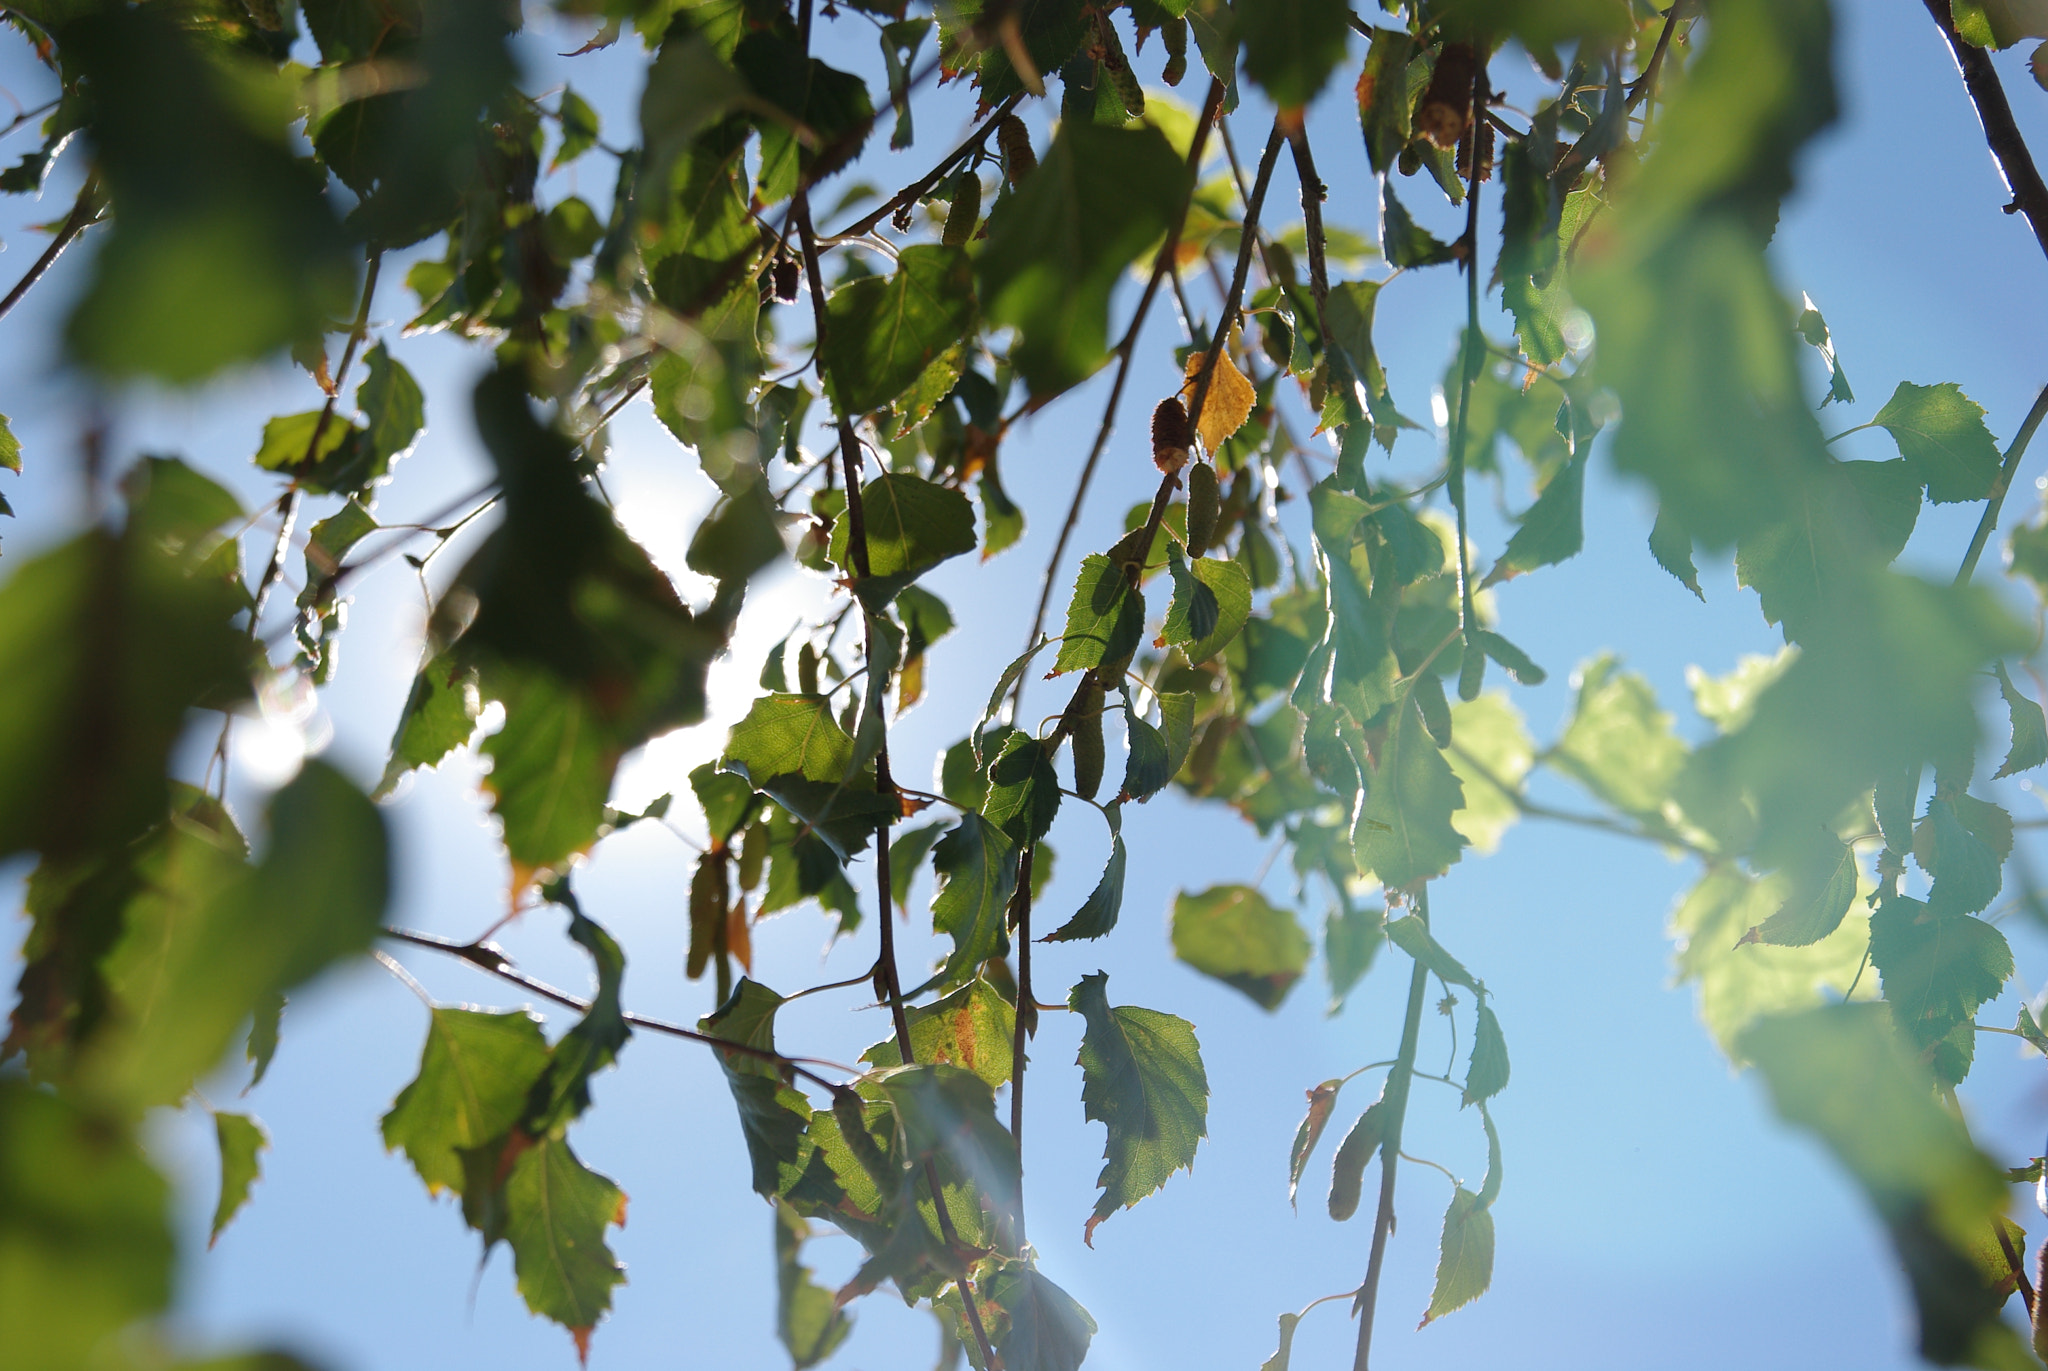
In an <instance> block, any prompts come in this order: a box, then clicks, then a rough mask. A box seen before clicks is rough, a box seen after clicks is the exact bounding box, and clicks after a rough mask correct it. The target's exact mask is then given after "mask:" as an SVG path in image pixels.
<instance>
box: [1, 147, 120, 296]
mask: <svg viewBox="0 0 2048 1371" xmlns="http://www.w3.org/2000/svg"><path fill="white" fill-rule="evenodd" d="M105 208H106V201H105V199H104V198H103V197H102V196H101V195H100V178H99V173H98V172H93V173H90V174H89V175H87V176H86V178H85V184H84V185H82V186H80V187H79V188H78V199H77V200H76V201H75V202H74V203H73V204H72V206H71V213H69V214H67V215H65V216H64V222H63V223H62V224H60V225H58V226H57V236H56V237H55V238H52V239H51V240H50V245H49V246H48V247H46V248H44V249H43V254H42V256H40V257H38V258H36V260H35V261H34V262H32V263H30V264H29V269H28V270H27V271H26V272H24V273H22V277H21V279H20V280H19V281H16V282H15V283H14V289H13V290H10V291H8V292H7V295H6V297H5V298H4V299H0V319H4V318H6V317H7V312H8V311H9V310H11V309H13V308H14V307H15V306H16V305H18V304H20V303H21V297H22V296H24V295H26V294H28V292H29V287H31V286H33V285H34V284H35V283H36V282H38V281H40V280H42V279H43V273H44V272H46V271H48V270H49V269H50V268H51V267H53V266H55V265H56V264H57V259H58V258H59V257H61V256H63V255H64V249H66V248H68V247H70V246H71V244H72V241H73V240H74V239H76V238H77V237H78V235H79V234H81V233H83V232H85V231H86V230H87V229H88V228H91V227H92V226H93V225H94V224H96V223H98V222H99V219H100V211H101V210H103V209H105Z"/></svg>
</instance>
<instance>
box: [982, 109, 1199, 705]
mask: <svg viewBox="0 0 2048 1371" xmlns="http://www.w3.org/2000/svg"><path fill="white" fill-rule="evenodd" d="M1223 95H1224V86H1223V83H1222V82H1221V81H1217V80H1213V79H1212V80H1211V81H1210V82H1209V98H1208V99H1207V100H1205V101H1204V102H1203V103H1202V119H1201V122H1200V123H1199V124H1197V125H1196V126H1195V137H1194V141H1193V142H1191V143H1190V144H1189V145H1188V160H1187V165H1188V171H1189V187H1188V197H1187V199H1186V200H1183V201H1182V202H1181V206H1180V210H1179V212H1178V213H1177V214H1176V215H1175V216H1174V222H1173V226H1172V227H1171V228H1170V229H1168V230H1167V233H1166V241H1165V242H1163V243H1161V244H1160V245H1159V255H1158V256H1157V257H1155V258H1154V259H1153V261H1152V275H1151V277H1150V278H1149V279H1148V280H1147V281H1146V282H1145V293H1144V294H1143V295H1141V296H1139V297H1138V308H1137V309H1136V310H1135V311H1133V313H1132V314H1131V322H1130V324H1129V326H1128V327H1126V328H1125V329H1124V336H1123V338H1122V340H1121V341H1119V342H1118V343H1117V345H1116V357H1117V368H1116V380H1115V381H1113V382H1112V383H1111V384H1110V388H1109V401H1108V403H1107V404H1105V405H1104V406H1103V408H1102V422H1101V423H1100V424H1099V425H1097V426H1096V429H1095V443H1094V445H1093V446H1092V447H1090V448H1089V449H1088V459H1087V460H1086V461H1085V462H1083V463H1082V464H1081V475H1080V478H1079V479H1078V480H1077V481H1076V482H1075V483H1074V497H1073V499H1071V500H1069V501H1068V502H1067V517H1066V519H1065V520H1064V521H1063V522H1062V523H1061V524H1060V533H1059V537H1057V538H1055V539H1054V540H1053V544H1052V556H1051V557H1049V558H1047V559H1046V563H1045V576H1044V577H1043V579H1042V580H1041V581H1040V583H1039V587H1038V608H1037V610H1036V611H1035V612H1033V614H1032V616H1031V632H1030V634H1029V635H1028V636H1027V637H1026V639H1025V641H1026V642H1027V643H1035V642H1037V641H1038V635H1039V633H1040V631H1041V630H1043V629H1044V627H1045V613H1046V610H1047V609H1048V608H1049V607H1050V606H1051V604H1052V592H1053V586H1054V585H1055V584H1056V583H1057V581H1058V578H1059V569H1060V563H1061V562H1062V561H1064V560H1065V558H1066V555H1067V544H1068V543H1069V542H1070V541H1071V540H1072V539H1073V536H1074V528H1075V526H1076V525H1078V524H1079V523H1080V522H1081V508H1082V506H1083V504H1085V503H1086V501H1087V499H1088V487H1089V485H1090V483H1091V482H1093V481H1094V480H1095V468H1096V467H1097V466H1099V465H1101V463H1102V454H1103V452H1104V451H1105V450H1106V449H1107V448H1108V447H1109V435H1110V434H1111V433H1112V432H1114V431H1115V429H1116V412H1117V407H1118V406H1119V405H1120V404H1122V402H1123V398H1124V385H1125V383H1126V382H1128V381H1129V380H1130V377H1131V362H1132V359H1133V358H1134V357H1136V355H1137V348H1138V335H1139V333H1140V332H1141V331H1142V330H1143V329H1144V327H1145V318H1146V316H1147V315H1148V314H1150V313H1151V310H1152V301H1153V299H1154V297H1156V296H1157V295H1158V294H1159V283H1160V281H1161V279H1163V278H1164V277H1166V276H1168V275H1169V274H1172V275H1174V281H1175V285H1176V286H1178V284H1179V276H1178V274H1177V273H1174V271H1173V268H1174V262H1175V254H1176V253H1177V252H1178V250H1179V248H1180V235H1181V230H1182V229H1183V228H1185V227H1186V225H1187V215H1188V206H1189V205H1190V204H1191V203H1192V202H1193V200H1194V176H1195V174H1196V173H1198V172H1199V171H1200V170H1201V166H1202V152H1203V149H1204V148H1205V147H1206V146H1207V145H1208V141H1209V131H1210V130H1211V129H1213V128H1214V127H1215V126H1216V120H1217V118H1218V115H1219V113H1220V111H1221V110H1222V108H1223ZM1183 313H1185V305H1183ZM1030 675H1031V673H1030V672H1028V671H1027V672H1020V673H1018V676H1017V685H1016V689H1015V690H1014V691H1013V692H1012V693H1011V696H1010V716H1011V717H1012V718H1013V719H1014V718H1016V717H1017V713H1018V711H1019V710H1021V709H1022V708H1023V706H1024V686H1025V683H1026V681H1028V680H1029V679H1030Z"/></svg>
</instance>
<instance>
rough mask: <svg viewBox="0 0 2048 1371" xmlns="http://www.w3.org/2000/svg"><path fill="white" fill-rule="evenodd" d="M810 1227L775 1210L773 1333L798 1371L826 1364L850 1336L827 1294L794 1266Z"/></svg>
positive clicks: (779, 1206) (780, 1206)
mask: <svg viewBox="0 0 2048 1371" xmlns="http://www.w3.org/2000/svg"><path fill="white" fill-rule="evenodd" d="M810 1236H811V1226H810V1225H809V1224H808V1223H806V1222H804V1218H803V1215H801V1214H799V1213H798V1212H797V1211H796V1210H795V1209H793V1208H791V1207H790V1205H789V1204H788V1203H786V1202H784V1201H781V1200H778V1201H776V1204H775V1332H776V1336H778V1337H780V1338H781V1339H782V1345H783V1346H784V1347H786V1348H788V1349H789V1356H790V1360H791V1362H792V1363H794V1364H795V1366H796V1367H797V1369H798V1371H803V1368H805V1367H811V1366H816V1365H817V1364H818V1363H819V1362H822V1361H824V1360H826V1359H827V1358H829V1357H830V1356H831V1355H832V1354H833V1353H834V1352H835V1351H837V1350H838V1349H839V1344H841V1343H843V1342H845V1341H846V1335H847V1334H849V1333H851V1332H852V1331H853V1320H851V1319H849V1318H848V1317H846V1314H845V1313H844V1312H843V1311H842V1310H841V1309H840V1308H839V1305H838V1303H837V1302H836V1301H835V1300H834V1299H833V1298H832V1292H831V1291H830V1290H827V1289H826V1288H825V1287H824V1286H822V1285H819V1284H818V1283H817V1282H816V1281H813V1280H812V1279H811V1271H810V1268H809V1267H807V1266H805V1265H804V1264H803V1262H802V1261H801V1260H800V1256H801V1254H802V1251H803V1245H804V1240H805V1239H806V1238H808V1237H810Z"/></svg>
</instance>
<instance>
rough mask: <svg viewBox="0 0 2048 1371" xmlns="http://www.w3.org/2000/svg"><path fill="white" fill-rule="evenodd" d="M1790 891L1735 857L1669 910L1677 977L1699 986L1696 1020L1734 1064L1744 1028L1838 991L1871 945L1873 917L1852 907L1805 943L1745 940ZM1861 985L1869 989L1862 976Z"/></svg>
mask: <svg viewBox="0 0 2048 1371" xmlns="http://www.w3.org/2000/svg"><path fill="white" fill-rule="evenodd" d="M1791 889H1792V882H1790V881H1789V880H1788V879H1786V878H1784V877H1773V878H1770V879H1768V880H1763V881H1758V880H1755V879H1753V878H1751V877H1749V876H1747V875H1745V874H1744V873H1743V872H1742V871H1741V870H1740V869H1738V868H1737V867H1736V866H1734V865H1733V864H1732V863H1730V864H1720V863H1716V864H1714V865H1712V866H1710V867H1709V869H1708V871H1707V873H1706V875H1705V876H1703V877H1702V878H1701V880H1700V882H1699V884H1698V885H1696V886H1694V887H1693V889H1692V890H1691V891H1690V892H1688V893H1687V895H1686V896H1685V898H1684V899H1683V900H1681V901H1680V902H1679V905H1678V907H1677V909H1675V910H1674V911H1673V912H1672V916H1671V935H1672V939H1673V941H1674V942H1675V943H1676V944H1677V945H1678V948H1679V953H1678V958H1677V970H1678V979H1679V980H1681V981H1693V982H1696V983H1697V984H1698V986H1699V992H1700V994H1699V1009H1700V1018H1701V1020H1702V1021H1704V1022H1705V1024H1706V1026H1707V1030H1708V1032H1710V1033H1712V1034H1713V1036H1714V1039H1715V1041H1717V1042H1718V1043H1719V1044H1720V1045H1721V1050H1722V1051H1724V1052H1726V1053H1728V1054H1729V1055H1730V1056H1731V1057H1732V1058H1735V1060H1737V1061H1738V1062H1739V1061H1740V1060H1742V1059H1741V1058H1739V1057H1736V1053H1737V1050H1738V1049H1737V1042H1738V1039H1739V1038H1740V1036H1741V1034H1742V1031H1743V1030H1744V1029H1745V1028H1747V1027H1748V1026H1749V1025H1750V1024H1752V1023H1754V1022H1756V1021H1757V1020H1758V1019H1760V1018H1763V1017H1765V1016H1767V1015H1771V1014H1783V1013H1787V1012H1789V1011H1795V1010H1800V1009H1805V1008H1808V1007H1810V1006H1812V1005H1816V1004H1820V1003H1822V1002H1823V1001H1824V1000H1826V999H1828V998H1830V997H1832V998H1840V997H1842V996H1843V995H1844V994H1845V993H1846V992H1847V991H1848V989H1849V986H1850V984H1851V983H1852V982H1854V981H1855V979H1856V973H1857V970H1858V969H1859V968H1860V967H1861V966H1862V965H1863V958H1864V956H1865V954H1866V953H1867V952H1868V951H1869V947H1870V923H1869V921H1868V920H1866V919H1865V918H1864V917H1863V916H1862V915H1861V914H1859V913H1854V912H1852V913H1851V914H1850V915H1849V916H1848V917H1847V918H1845V919H1843V920H1842V922H1841V924H1840V926H1839V927H1837V928H1836V929H1835V931H1834V932H1833V933H1831V934H1829V935H1828V936H1827V937H1825V938H1822V939H1821V940H1820V941H1819V942H1817V943H1813V944H1811V945H1809V946H1806V947H1774V946H1772V945H1770V944H1768V943H1761V942H1749V941H1747V934H1748V932H1749V930H1750V929H1752V928H1755V927H1757V926H1758V925H1759V924H1762V923H1763V922H1765V920H1767V919H1768V918H1769V917H1770V916H1771V914H1772V913H1774V912H1775V911H1776V910H1778V909H1779V908H1780V907H1782V906H1783V905H1784V904H1785V902H1786V898H1787V896H1788V895H1789V894H1790V893H1791ZM1864 984H1865V986H1866V989H1865V991H1864V992H1863V993H1865V994H1867V993H1868V989H1867V987H1868V980H1867V979H1866V981H1865V983H1864Z"/></svg>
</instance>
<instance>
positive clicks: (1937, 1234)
mask: <svg viewBox="0 0 2048 1371" xmlns="http://www.w3.org/2000/svg"><path fill="white" fill-rule="evenodd" d="M1886 1018H1887V1016H1886V1015H1885V1013H1884V1011H1883V1010H1881V1009H1878V1008H1876V1007H1875V1006H1866V1005H1833V1006H1829V1007H1826V1008H1822V1009H1815V1010H1810V1011H1808V1012H1807V1013H1804V1014H1796V1015H1786V1016H1784V1017H1781V1018H1772V1019H1766V1020H1764V1021H1762V1022H1760V1023H1758V1024H1757V1025H1756V1026H1755V1027H1754V1028H1752V1029H1750V1030H1749V1031H1748V1032H1747V1033H1745V1034H1744V1035H1743V1038H1742V1044H1741V1045H1742V1050H1743V1051H1744V1053H1745V1054H1746V1055H1748V1056H1749V1057H1751V1058H1753V1059H1754V1060H1755V1061H1756V1063H1757V1066H1758V1067H1759V1068H1760V1069H1761V1071H1762V1074H1763V1078H1764V1081H1765V1083H1766V1085H1768V1086H1769V1088H1770V1092H1771V1103H1772V1104H1773V1106H1774V1107H1775V1108H1776V1109H1777V1112H1778V1114H1779V1116H1780V1117H1781V1118H1783V1119H1785V1120H1786V1121H1787V1122H1789V1123H1793V1124H1796V1125H1798V1126H1800V1127H1801V1128H1804V1129H1807V1130H1808V1131H1810V1132H1812V1133H1814V1134H1816V1135H1817V1136H1818V1137H1819V1138H1820V1140H1821V1141H1822V1142H1823V1143H1825V1144H1826V1145H1827V1147H1828V1149H1829V1150H1830V1151H1831V1152H1833V1153H1834V1154H1835V1158H1836V1160H1837V1161H1839V1162H1841V1163H1842V1165H1843V1166H1844V1167H1846V1168H1847V1169H1848V1171H1849V1173H1850V1174H1851V1175H1852V1176H1854V1177H1855V1178H1856V1180H1857V1182H1858V1184H1859V1185H1861V1186H1862V1188H1863V1192H1864V1194H1865V1196H1866V1197H1867V1198H1868V1199H1869V1200H1870V1202H1871V1204H1872V1206H1873V1207H1874V1208H1875V1209H1876V1210H1877V1214H1878V1217H1879V1218H1881V1219H1882V1220H1883V1221H1884V1224H1885V1227H1886V1228H1887V1229H1888V1230H1890V1233H1891V1239H1892V1244H1893V1246H1894V1247H1896V1248H1897V1249H1898V1254H1899V1259H1900V1263H1901V1265H1903V1266H1904V1267H1905V1270H1906V1274H1907V1276H1908V1277H1909V1278H1910V1280H1911V1281H1912V1285H1913V1300H1914V1304H1915V1305H1916V1306H1917V1307H1918V1310H1919V1315H1920V1352H1921V1355H1922V1356H1924V1357H1926V1358H1927V1359H1928V1360H1930V1361H1936V1362H1944V1363H1949V1364H1955V1363H1960V1362H1971V1363H1973V1364H1976V1365H1980V1366H1981V1365H1997V1366H2009V1365H2010V1366H2017V1365H2023V1364H2024V1362H2023V1360H2022V1359H2023V1358H2024V1355H2025V1354H2024V1353H2023V1352H2021V1351H2020V1350H2019V1348H2018V1346H2017V1344H2016V1340H2015V1339H2014V1338H2013V1336H2012V1334H2011V1333H2010V1332H2009V1331H2008V1330H2007V1329H2006V1328H2005V1327H2004V1326H2003V1325H2002V1324H2001V1323H2000V1322H1999V1312H1998V1311H1999V1309H2000V1307H2001V1306H2003V1305H2004V1303H2005V1301H2006V1295H2007V1292H2005V1291H2002V1290H1995V1289H1993V1288H1992V1287H1991V1286H1989V1284H1988V1283H1987V1282H1986V1281H1985V1279H1984V1277H1983V1274H1982V1272H1981V1270H1980V1269H1979V1268H1978V1266H1977V1264H1976V1263H1975V1262H1974V1261H1972V1260H1971V1258H1970V1256H1969V1255H1968V1254H1969V1253H1970V1251H1971V1250H1972V1249H1973V1248H1974V1247H1975V1246H1976V1244H1978V1243H1979V1242H1980V1241H1981V1240H1982V1235H1983V1234H1984V1233H1986V1232H1987V1231H1989V1230H1990V1226H1991V1225H1992V1224H1993V1223H1994V1222H1996V1221H1997V1220H1998V1219H1999V1218H2000V1217H2001V1216H2003V1215H2004V1213H2005V1210H2006V1205H2007V1202H2008V1196H2009V1188H2008V1186H2007V1185H2006V1182H2005V1178H2004V1173H2003V1172H2001V1171H2000V1170H1999V1169H1998V1167H1997V1166H1995V1165H1994V1164H1993V1163H1992V1161H1991V1159H1990V1158H1988V1157H1986V1156H1985V1155H1984V1154H1983V1153H1981V1152H1979V1151H1978V1150H1977V1149H1976V1147H1975V1146H1973V1145H1972V1144H1971V1142H1970V1137H1969V1133H1968V1131H1967V1130H1966V1129H1965V1128H1964V1126H1963V1123H1962V1121H1961V1120H1960V1119H1958V1118H1957V1117H1956V1116H1955V1115H1954V1114H1953V1113H1951V1112H1949V1111H1948V1110H1946V1109H1944V1108H1943V1107H1942V1106H1941V1105H1940V1104H1939V1103H1938V1102H1937V1100H1936V1098H1935V1092H1934V1082H1933V1080H1932V1079H1931V1078H1930V1077H1929V1075H1928V1073H1927V1070H1926V1068H1925V1067H1923V1066H1922V1065H1920V1064H1919V1063H1918V1062H1916V1061H1914V1060H1913V1054H1912V1053H1911V1051H1910V1049H1908V1048H1907V1047H1906V1046H1905V1045H1904V1044H1902V1043H1900V1042H1899V1040H1898V1038H1897V1036H1896V1035H1895V1034H1894V1033H1893V1032H1892V1030H1891V1026H1890V1025H1889V1024H1888V1023H1887V1022H1886ZM1980 1358H1982V1360H1980Z"/></svg>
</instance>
